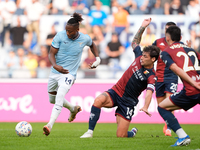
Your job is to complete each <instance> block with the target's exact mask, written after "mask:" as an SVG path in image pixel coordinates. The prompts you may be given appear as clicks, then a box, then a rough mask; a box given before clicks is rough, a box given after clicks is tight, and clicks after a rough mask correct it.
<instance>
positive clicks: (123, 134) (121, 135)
mask: <svg viewBox="0 0 200 150" xmlns="http://www.w3.org/2000/svg"><path fill="white" fill-rule="evenodd" d="M117 137H119V138H120V137H121V138H124V137H127V134H125V133H117Z"/></svg>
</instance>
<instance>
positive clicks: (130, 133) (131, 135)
mask: <svg viewBox="0 0 200 150" xmlns="http://www.w3.org/2000/svg"><path fill="white" fill-rule="evenodd" d="M127 133H128V137H133V135H134V134H135V133H133V131H128V132H127Z"/></svg>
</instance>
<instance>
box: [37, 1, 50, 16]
mask: <svg viewBox="0 0 200 150" xmlns="http://www.w3.org/2000/svg"><path fill="white" fill-rule="evenodd" d="M39 2H40V3H41V4H42V5H43V6H44V13H43V14H44V15H49V14H50V13H51V11H52V2H53V0H39Z"/></svg>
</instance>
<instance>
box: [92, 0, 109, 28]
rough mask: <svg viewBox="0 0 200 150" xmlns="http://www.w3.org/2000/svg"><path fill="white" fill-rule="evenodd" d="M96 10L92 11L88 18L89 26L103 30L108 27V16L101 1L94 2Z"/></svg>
mask: <svg viewBox="0 0 200 150" xmlns="http://www.w3.org/2000/svg"><path fill="white" fill-rule="evenodd" d="M94 4H95V6H96V7H95V8H96V9H95V10H90V12H89V14H88V17H89V19H90V20H89V24H90V25H91V26H92V27H93V26H95V25H97V26H100V27H101V28H103V30H104V29H105V28H106V27H107V25H108V21H107V15H106V13H105V12H104V11H103V10H102V9H101V6H102V3H101V2H100V1H99V0H95V1H94Z"/></svg>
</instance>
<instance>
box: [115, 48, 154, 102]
mask: <svg viewBox="0 0 200 150" xmlns="http://www.w3.org/2000/svg"><path fill="white" fill-rule="evenodd" d="M134 53H135V60H134V62H133V63H132V64H131V65H130V66H129V68H128V69H127V70H126V71H125V72H124V74H123V75H122V77H121V78H120V79H119V81H118V82H117V83H116V84H115V85H114V86H113V87H112V89H113V90H114V91H115V92H116V93H117V94H118V95H119V96H120V97H122V98H124V99H125V100H126V102H130V103H134V105H136V104H137V103H138V97H139V95H140V94H141V92H142V91H143V90H145V89H148V90H152V91H154V87H155V82H156V76H155V71H154V69H153V68H152V69H146V68H144V67H143V66H142V65H141V63H140V58H141V57H142V52H141V48H140V46H137V47H136V48H135V49H134Z"/></svg>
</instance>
